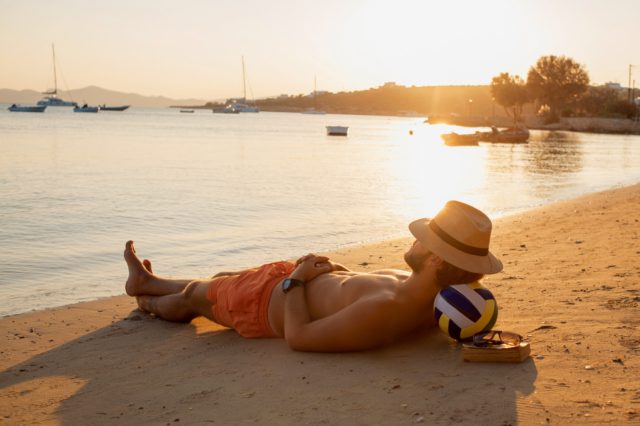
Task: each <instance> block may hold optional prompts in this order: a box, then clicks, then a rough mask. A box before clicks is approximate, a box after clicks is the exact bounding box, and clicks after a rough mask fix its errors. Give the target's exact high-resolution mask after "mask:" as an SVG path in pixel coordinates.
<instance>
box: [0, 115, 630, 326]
mask: <svg viewBox="0 0 640 426" xmlns="http://www.w3.org/2000/svg"><path fill="white" fill-rule="evenodd" d="M7 106H8V104H7V105H1V104H0V166H1V167H0V315H7V314H16V313H21V312H27V311H31V310H33V309H43V308H48V307H55V306H61V305H64V304H69V303H74V302H78V301H81V300H91V299H96V298H100V297H106V296H111V295H119V294H123V292H124V283H125V280H126V278H127V268H126V264H125V262H124V260H123V258H122V253H123V250H124V245H125V242H126V241H127V240H130V239H131V240H134V241H135V244H136V249H137V251H138V254H139V256H140V257H141V258H148V259H150V260H151V261H152V262H153V265H154V266H153V267H154V272H155V273H157V274H158V275H162V276H166V277H170V278H187V279H189V278H190V279H196V278H204V277H210V276H211V275H213V274H214V273H216V272H217V271H220V270H223V269H225V270H229V269H236V268H237V269H240V268H245V267H248V266H253V265H257V264H261V263H264V262H269V261H276V260H281V259H289V258H294V257H296V256H300V255H304V254H306V253H308V252H324V251H328V250H332V249H336V248H339V247H346V246H353V245H357V244H361V243H366V242H371V241H375V240H381V239H385V238H390V237H397V236H403V235H408V231H407V224H408V223H409V222H410V221H412V220H414V219H417V218H421V217H430V216H433V215H434V214H435V213H436V212H437V211H438V210H439V209H440V208H441V207H442V206H443V205H444V204H445V202H446V201H447V200H451V199H455V200H460V201H463V202H467V203H470V204H472V205H474V206H476V207H478V208H480V209H482V210H484V211H485V212H487V213H488V214H489V216H491V217H497V216H500V215H503V214H506V213H509V212H515V211H518V210H522V209H526V208H529V207H531V206H538V205H542V204H547V203H550V202H553V201H556V200H561V199H567V198H573V197H576V196H579V195H583V194H587V193H591V192H596V191H599V190H604V189H607V188H611V187H614V186H618V185H625V184H631V183H636V182H638V181H640V168H639V167H638V165H639V164H640V137H638V136H614V135H593V134H585V133H568V132H547V131H545V132H542V131H532V136H531V140H530V142H529V143H528V144H517V145H509V144H504V145H502V144H484V143H481V144H480V146H478V147H447V146H444V145H443V144H442V140H441V139H440V138H439V135H440V134H441V133H446V132H450V131H452V130H453V131H457V132H460V133H467V132H473V131H475V130H476V129H462V128H455V127H449V126H444V125H437V126H429V125H427V124H423V123H422V121H423V119H419V118H398V117H378V116H355V115H331V114H330V115H325V116H321V115H303V114H288V113H268V112H261V113H259V114H250V113H246V114H239V115H236V114H212V113H211V112H210V111H205V110H196V111H195V113H193V114H181V113H180V112H179V110H176V109H156V108H130V109H129V110H127V111H125V112H100V113H98V114H78V113H73V111H72V109H71V108H64V107H49V108H47V110H46V112H45V113H43V114H35V113H10V112H9V111H7V109H6V108H7ZM327 125H344V126H349V128H350V129H349V136H348V137H336V136H327V135H326V131H325V126H327ZM481 130H486V129H481ZM410 131H413V135H411V134H410Z"/></svg>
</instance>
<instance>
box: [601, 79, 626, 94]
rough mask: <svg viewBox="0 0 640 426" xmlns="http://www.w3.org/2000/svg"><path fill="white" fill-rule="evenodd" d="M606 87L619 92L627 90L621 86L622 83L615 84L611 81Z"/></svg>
mask: <svg viewBox="0 0 640 426" xmlns="http://www.w3.org/2000/svg"><path fill="white" fill-rule="evenodd" d="M604 85H605V86H606V87H608V88H609V89H613V90H617V91H618V92H622V91H624V90H627V89H625V88H624V87H622V86H620V83H614V82H612V81H610V82H608V83H605V84H604Z"/></svg>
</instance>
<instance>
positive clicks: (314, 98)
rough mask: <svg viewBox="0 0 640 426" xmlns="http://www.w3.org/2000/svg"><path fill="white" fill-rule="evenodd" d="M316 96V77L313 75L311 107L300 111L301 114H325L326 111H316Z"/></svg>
mask: <svg viewBox="0 0 640 426" xmlns="http://www.w3.org/2000/svg"><path fill="white" fill-rule="evenodd" d="M317 98H318V89H316V78H315V77H313V108H309V109H307V110H304V111H302V114H318V115H326V114H327V113H326V111H318V102H317V101H316V99H317Z"/></svg>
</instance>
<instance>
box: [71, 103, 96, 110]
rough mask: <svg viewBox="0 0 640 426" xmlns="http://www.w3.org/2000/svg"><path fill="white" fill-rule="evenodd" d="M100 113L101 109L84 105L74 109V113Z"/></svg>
mask: <svg viewBox="0 0 640 426" xmlns="http://www.w3.org/2000/svg"><path fill="white" fill-rule="evenodd" d="M98 111H100V107H90V106H88V105H87V104H84V105H83V106H81V107H78V106H76V107H75V108H73V112H98Z"/></svg>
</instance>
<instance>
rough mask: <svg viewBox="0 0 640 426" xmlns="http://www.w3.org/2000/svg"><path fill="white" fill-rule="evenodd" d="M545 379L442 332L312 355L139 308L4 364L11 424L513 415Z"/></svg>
mask: <svg viewBox="0 0 640 426" xmlns="http://www.w3.org/2000/svg"><path fill="white" fill-rule="evenodd" d="M21 317H22V316H20V317H16V318H21ZM25 317H26V316H25ZM78 327H80V328H86V325H82V324H80V325H78ZM65 330H68V329H65ZM83 331H84V330H83ZM21 344H22V343H21ZM24 344H27V342H25V343H24ZM536 377H537V370H536V366H535V365H534V363H533V360H532V359H531V358H529V359H528V360H527V361H525V362H524V363H522V364H494V363H490V364H487V363H465V362H463V361H462V355H461V345H460V344H459V343H455V342H453V341H452V340H450V339H449V338H448V337H446V336H445V335H444V334H442V333H441V332H439V331H438V330H429V331H426V332H420V333H416V334H414V335H412V336H409V337H407V338H405V339H403V340H402V341H399V342H397V343H395V344H393V345H390V346H388V347H385V348H382V349H379V350H374V351H366V352H358V353H346V354H319V353H301V352H293V351H291V350H290V349H289V348H288V347H287V345H286V343H285V341H284V340H283V339H253V340H252V339H245V338H242V337H240V336H239V335H238V334H237V333H235V332H234V331H232V330H227V329H224V328H222V327H220V326H218V325H216V324H214V323H212V322H209V321H207V320H205V319H202V318H200V319H196V320H194V321H192V322H191V323H190V324H175V323H170V322H165V321H163V320H160V319H155V318H154V317H151V316H149V315H146V314H144V313H141V312H139V311H137V310H134V311H133V312H131V313H129V315H128V317H127V318H126V319H121V320H119V321H116V322H114V323H113V324H110V325H108V326H105V327H102V328H99V329H97V330H94V331H93V332H90V333H87V334H83V335H82V336H81V337H78V338H75V339H73V340H70V341H68V342H67V343H65V344H63V345H61V346H59V347H56V348H55V349H51V350H48V351H45V352H42V353H40V354H39V355H36V356H33V357H31V358H29V359H28V360H26V361H24V362H22V363H20V364H17V365H14V366H12V367H10V368H8V369H5V370H4V371H2V372H0V411H1V412H2V413H4V414H2V415H0V425H2V424H35V423H40V424H118V425H121V424H177V423H176V422H178V421H179V422H180V423H179V424H205V423H206V424H210V423H213V422H215V423H216V424H223V425H224V424H245V423H251V424H256V423H257V424H285V425H287V424H291V425H294V424H295V425H298V424H401V423H415V422H416V421H417V420H418V419H419V418H420V417H423V418H424V422H425V424H475V425H507V424H516V423H518V412H517V409H516V403H517V400H518V399H519V398H522V397H526V396H528V395H531V394H532V393H533V392H534V390H535V388H534V385H533V383H534V381H535V379H536ZM7 413H8V414H7ZM523 414H524V415H526V413H520V415H521V416H522V415H523ZM3 417H4V418H3ZM176 419H179V420H176ZM541 420H543V419H541ZM347 422H348V423H347Z"/></svg>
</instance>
